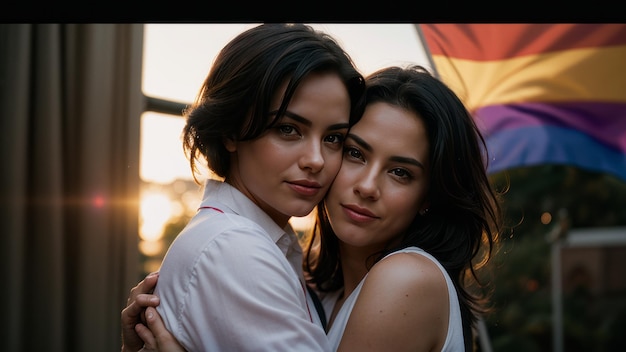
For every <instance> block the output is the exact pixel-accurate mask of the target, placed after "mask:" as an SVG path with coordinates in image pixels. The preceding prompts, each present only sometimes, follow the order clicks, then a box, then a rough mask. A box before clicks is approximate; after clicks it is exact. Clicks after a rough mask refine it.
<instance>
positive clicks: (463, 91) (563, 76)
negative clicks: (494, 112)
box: [433, 46, 626, 111]
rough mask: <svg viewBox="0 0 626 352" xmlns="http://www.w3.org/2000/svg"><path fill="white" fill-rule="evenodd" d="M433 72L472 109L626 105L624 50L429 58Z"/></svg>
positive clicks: (577, 50) (624, 47) (625, 57)
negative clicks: (483, 58) (587, 103)
mask: <svg viewBox="0 0 626 352" xmlns="http://www.w3.org/2000/svg"><path fill="white" fill-rule="evenodd" d="M433 61H434V63H435V67H436V70H437V72H438V74H439V75H440V77H441V79H442V80H443V81H444V82H446V83H447V84H448V85H449V86H450V88H452V89H453V90H454V91H455V92H456V93H457V94H458V95H459V96H460V97H461V98H462V99H463V100H464V102H465V104H466V105H467V107H468V108H469V109H470V110H471V111H473V110H475V109H476V108H479V107H482V106H488V105H496V104H510V103H521V102H566V101H579V102H584V101H593V102H626V74H624V66H625V65H626V46H614V47H604V48H585V49H572V50H567V51H560V52H551V53H546V54H536V55H528V56H525V57H518V58H513V59H506V60H498V61H490V62H478V61H473V60H462V59H455V58H449V57H446V56H441V55H433Z"/></svg>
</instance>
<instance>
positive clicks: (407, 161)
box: [346, 133, 425, 169]
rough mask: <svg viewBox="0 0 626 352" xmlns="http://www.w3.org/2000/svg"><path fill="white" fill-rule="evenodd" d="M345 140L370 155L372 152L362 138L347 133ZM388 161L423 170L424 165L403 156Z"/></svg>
mask: <svg viewBox="0 0 626 352" xmlns="http://www.w3.org/2000/svg"><path fill="white" fill-rule="evenodd" d="M346 139H352V140H353V141H354V142H355V143H356V144H358V145H359V146H360V147H361V148H363V149H365V150H367V151H368V152H370V153H371V152H372V151H373V148H372V146H371V145H370V144H369V143H367V142H366V141H364V140H363V139H362V138H360V137H359V136H357V135H355V134H352V133H348V135H347V136H346ZM389 160H391V161H395V162H399V163H403V164H410V165H415V166H417V167H419V168H421V169H425V167H424V164H422V163H421V162H419V161H418V160H417V159H413V158H406V157H403V156H392V157H391V158H389Z"/></svg>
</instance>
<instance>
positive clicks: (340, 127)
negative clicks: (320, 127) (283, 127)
mask: <svg viewBox="0 0 626 352" xmlns="http://www.w3.org/2000/svg"><path fill="white" fill-rule="evenodd" d="M277 113H278V110H273V111H270V112H269V115H270V116H271V115H276V114H277ZM284 116H285V117H288V118H290V119H292V120H295V121H297V122H299V123H301V124H303V125H306V126H307V127H311V126H312V125H313V123H312V122H311V120H309V119H306V118H304V117H302V116H300V115H298V114H294V113H293V112H291V111H289V110H286V111H285V114H284ZM347 128H350V124H349V123H337V124H334V125H330V126H329V127H328V130H331V131H334V130H343V129H347Z"/></svg>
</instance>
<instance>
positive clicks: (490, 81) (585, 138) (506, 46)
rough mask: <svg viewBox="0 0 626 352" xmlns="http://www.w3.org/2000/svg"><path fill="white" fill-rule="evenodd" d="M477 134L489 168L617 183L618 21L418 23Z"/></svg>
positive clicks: (624, 169)
mask: <svg viewBox="0 0 626 352" xmlns="http://www.w3.org/2000/svg"><path fill="white" fill-rule="evenodd" d="M418 28H419V29H420V31H421V35H422V37H423V40H424V42H425V44H426V47H427V50H428V51H429V52H430V56H431V58H432V63H433V66H434V67H433V69H434V70H435V71H436V73H437V75H438V76H439V77H440V78H441V79H442V80H443V81H444V82H446V83H447V84H448V85H449V86H450V88H452V89H453V90H454V91H455V92H456V93H457V94H458V95H459V96H460V97H461V98H462V99H463V100H464V102H465V104H466V106H467V107H468V109H469V110H470V111H471V112H472V115H473V116H474V117H475V119H476V122H477V124H478V126H479V128H480V129H481V131H483V133H484V135H485V137H486V140H487V148H488V150H489V153H490V161H489V168H488V171H489V172H490V173H493V172H499V171H502V170H505V169H509V168H515V167H522V166H532V165H538V164H567V165H574V166H578V167H581V168H585V169H589V170H592V171H597V172H605V173H610V174H613V175H615V176H617V177H619V178H620V179H622V180H625V181H626V24H420V25H419V26H418Z"/></svg>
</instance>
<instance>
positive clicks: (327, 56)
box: [183, 24, 365, 181]
mask: <svg viewBox="0 0 626 352" xmlns="http://www.w3.org/2000/svg"><path fill="white" fill-rule="evenodd" d="M312 72H336V73H337V75H338V76H339V77H340V78H341V80H342V81H343V83H344V84H345V86H346V88H347V90H348V94H349V97H350V108H351V109H350V125H352V124H354V123H356V121H357V120H358V119H360V117H361V114H362V112H363V96H364V91H365V82H364V78H363V76H362V75H361V74H360V73H359V71H358V70H357V69H356V68H355V66H354V64H353V62H352V60H351V58H350V56H349V55H348V54H347V53H346V52H345V51H344V50H343V49H342V48H341V47H340V46H339V44H337V42H336V41H335V40H334V39H333V38H332V37H331V36H329V35H328V34H325V33H323V32H320V31H316V30H314V29H313V28H312V27H310V26H308V25H304V24H262V25H260V26H257V27H254V28H251V29H249V30H247V31H245V32H243V33H241V34H239V35H238V36H237V37H235V38H234V39H233V40H232V41H230V42H229V43H228V44H227V45H226V46H225V47H224V48H223V49H222V50H221V51H220V53H219V54H218V56H217V58H216V59H215V62H214V64H213V65H212V67H211V70H210V71H209V74H208V76H207V78H206V80H205V81H204V83H203V84H202V87H201V89H200V92H199V94H198V96H197V97H196V101H195V102H194V104H193V106H191V107H190V108H188V109H187V110H186V111H185V115H186V118H187V122H186V125H185V127H184V130H183V148H184V150H185V152H186V153H187V155H188V157H189V163H190V166H191V170H192V172H193V175H194V179H196V173H197V171H198V170H197V168H196V161H197V160H198V159H199V158H200V156H203V157H204V158H205V159H206V161H207V164H208V165H207V166H208V167H209V169H211V171H213V172H214V173H215V174H216V175H218V176H220V177H226V176H227V175H228V173H229V171H230V156H229V152H228V151H227V150H226V148H225V146H224V144H223V142H224V139H225V138H233V139H234V140H250V139H255V138H257V137H259V136H260V135H261V134H262V133H263V132H264V131H265V130H266V129H267V128H268V126H270V125H271V124H272V123H273V122H274V121H275V120H276V119H277V118H279V117H280V116H281V115H282V114H283V112H284V111H285V109H286V108H287V105H288V104H289V101H290V99H291V97H292V95H293V93H294V91H295V90H296V88H297V87H298V85H299V84H300V82H301V81H302V79H303V78H304V77H306V76H307V75H308V74H310V73H312ZM285 80H289V83H288V85H287V90H286V92H285V95H284V96H283V100H282V104H281V106H280V108H279V110H278V114H276V115H275V116H274V117H273V118H272V119H270V116H269V105H270V103H271V101H272V99H273V98H274V97H275V94H277V92H278V89H279V88H280V87H281V85H282V84H283V83H284V82H285ZM196 181H197V179H196Z"/></svg>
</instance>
